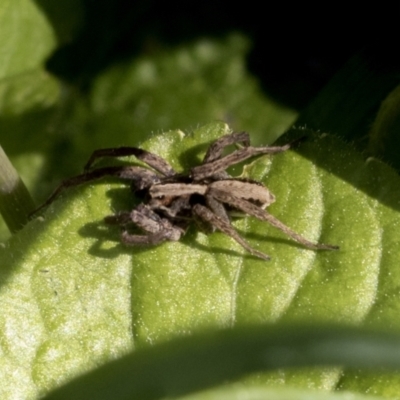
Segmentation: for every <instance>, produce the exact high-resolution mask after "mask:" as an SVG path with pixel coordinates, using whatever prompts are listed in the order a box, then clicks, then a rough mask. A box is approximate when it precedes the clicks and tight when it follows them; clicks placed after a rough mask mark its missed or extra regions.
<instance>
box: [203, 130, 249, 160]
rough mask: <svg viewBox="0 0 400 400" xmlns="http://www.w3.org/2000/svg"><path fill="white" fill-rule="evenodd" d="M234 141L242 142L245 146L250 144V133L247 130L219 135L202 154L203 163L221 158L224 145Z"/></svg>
mask: <svg viewBox="0 0 400 400" xmlns="http://www.w3.org/2000/svg"><path fill="white" fill-rule="evenodd" d="M235 143H242V144H243V146H245V147H248V146H250V135H249V134H248V133H247V132H235V133H230V134H228V135H224V136H221V137H220V138H219V139H218V140H216V141H215V142H214V143H213V144H212V145H211V146H210V147H209V148H208V150H207V153H206V155H205V156H204V160H203V164H205V163H209V162H212V161H215V160H217V159H219V158H221V155H222V152H223V150H224V149H225V147H227V146H229V145H231V144H235Z"/></svg>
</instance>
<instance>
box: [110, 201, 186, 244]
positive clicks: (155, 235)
mask: <svg viewBox="0 0 400 400" xmlns="http://www.w3.org/2000/svg"><path fill="white" fill-rule="evenodd" d="M127 214H128V215H129V218H130V221H129V222H132V223H134V224H135V225H136V226H138V227H139V228H141V229H142V230H143V231H145V232H146V233H147V235H132V234H130V233H129V232H128V231H127V230H124V231H123V232H122V234H121V241H122V243H124V244H126V245H128V246H136V245H138V246H139V245H156V244H159V243H162V242H165V241H167V240H170V241H178V240H179V239H180V238H181V236H182V234H184V233H185V230H184V229H183V228H181V227H180V226H177V225H173V224H172V223H171V222H170V221H169V220H168V219H166V218H162V217H160V216H159V215H158V214H156V213H155V212H154V211H153V210H151V209H150V208H149V207H147V206H146V205H144V204H140V205H139V206H138V207H136V209H134V210H133V211H132V212H131V213H122V214H120V215H117V216H115V217H116V219H117V222H119V221H118V218H119V217H120V218H121V219H120V221H121V222H122V224H126V223H127ZM112 217H113V216H111V217H108V220H110V218H112Z"/></svg>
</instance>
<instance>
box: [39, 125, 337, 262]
mask: <svg viewBox="0 0 400 400" xmlns="http://www.w3.org/2000/svg"><path fill="white" fill-rule="evenodd" d="M238 143H240V144H242V146H243V147H241V148H239V149H237V150H235V151H233V152H232V153H230V154H228V155H226V156H223V155H222V152H223V150H224V148H225V147H227V146H229V145H232V144H238ZM289 147H290V144H287V145H285V146H275V147H252V146H250V138H249V135H248V133H246V132H240V133H231V134H228V135H225V136H222V137H221V138H219V139H218V140H217V141H215V142H214V143H213V144H212V145H211V146H210V147H209V149H208V151H207V153H206V155H205V157H204V160H203V162H202V163H201V164H200V165H199V166H197V167H194V168H192V169H191V170H190V172H189V174H187V175H183V174H178V173H177V172H176V171H174V169H173V168H172V167H171V166H170V165H169V164H168V162H167V161H165V160H164V159H163V158H161V157H159V156H157V155H156V154H153V153H150V152H148V151H146V150H142V149H140V148H137V147H118V148H109V149H100V150H96V151H94V152H93V154H92V155H91V157H90V159H89V161H88V162H87V164H86V165H85V169H84V170H85V172H84V173H83V174H81V175H77V176H75V177H72V178H70V179H67V180H65V181H63V182H61V184H60V185H59V186H58V187H57V188H56V190H55V191H54V192H53V194H52V195H51V196H50V197H49V198H48V200H47V201H46V202H45V203H44V204H43V205H41V206H40V207H39V208H37V209H36V210H35V211H34V213H37V212H38V211H39V210H41V209H42V208H43V207H45V206H47V205H49V204H50V203H52V202H53V201H54V199H55V198H56V197H57V196H58V195H59V193H60V192H61V191H62V190H64V189H66V188H68V187H71V186H76V185H80V184H82V183H85V182H90V181H93V180H96V179H99V178H102V177H104V176H116V177H119V178H122V179H127V180H129V181H130V182H131V187H132V190H133V192H136V193H138V194H140V195H142V196H143V198H144V201H143V202H142V203H141V204H139V205H138V206H137V207H135V208H134V209H133V210H132V211H130V212H129V211H127V212H121V213H118V214H116V215H112V216H108V217H106V218H105V222H106V223H108V224H114V225H120V226H122V227H123V232H122V234H121V241H122V243H124V244H126V245H129V246H136V245H157V244H159V243H162V242H164V241H166V240H171V241H176V240H179V239H180V237H181V236H182V235H183V234H185V232H186V230H187V228H188V226H189V223H190V222H191V221H192V220H195V221H196V222H197V224H198V226H199V228H200V229H202V230H203V231H206V232H214V230H215V229H218V230H220V231H221V232H223V233H225V234H226V235H228V236H230V237H232V238H233V239H235V240H236V241H237V242H238V243H239V244H240V245H242V246H243V247H244V248H245V249H246V250H247V251H249V252H250V253H251V254H253V255H254V256H257V257H260V258H262V259H264V260H269V259H270V257H269V256H268V255H266V254H264V253H262V252H260V251H258V250H255V249H253V248H252V247H251V246H250V245H249V244H248V243H247V242H246V241H245V240H244V239H243V238H242V237H241V236H240V235H239V234H238V233H237V232H236V230H235V229H234V228H233V226H232V225H231V222H230V218H229V215H230V212H231V211H232V210H239V211H241V212H243V213H245V214H248V215H251V216H253V217H256V218H257V219H259V220H262V221H267V222H269V223H270V224H271V225H273V226H275V227H276V228H278V229H280V230H281V231H283V232H284V233H286V234H287V235H288V236H290V237H291V238H292V239H294V240H296V241H297V242H299V243H301V244H302V245H304V246H305V247H308V248H310V249H325V250H334V249H338V247H337V246H332V245H328V244H318V243H312V242H310V241H308V240H307V239H305V238H303V237H302V236H301V235H299V234H298V233H296V232H294V231H293V230H292V229H290V228H289V227H287V226H286V225H285V224H283V223H282V222H281V221H279V220H278V219H276V218H275V217H274V216H272V215H271V214H269V213H268V212H267V211H265V208H266V207H268V206H269V205H270V204H271V203H273V202H274V201H275V197H274V195H273V194H272V193H271V192H270V191H269V190H268V189H267V188H266V187H265V186H264V185H263V184H262V183H260V182H256V181H253V180H248V179H240V178H233V177H232V176H230V175H229V174H228V173H227V172H226V169H227V168H228V167H230V166H232V165H235V164H237V163H239V162H241V161H244V160H247V159H248V158H251V157H254V156H258V155H263V154H276V153H280V152H283V151H285V150H287V149H289ZM132 155H133V156H135V157H136V158H137V159H138V160H140V161H142V162H144V163H145V164H147V165H148V166H149V167H150V168H151V169H147V168H144V167H139V166H114V167H103V168H97V169H93V170H90V168H91V166H92V164H93V163H94V161H95V160H97V159H99V158H101V157H123V156H132ZM130 225H135V226H136V227H138V228H140V229H141V230H142V231H143V232H144V234H143V235H134V234H131V233H129V231H128V227H129V226H130Z"/></svg>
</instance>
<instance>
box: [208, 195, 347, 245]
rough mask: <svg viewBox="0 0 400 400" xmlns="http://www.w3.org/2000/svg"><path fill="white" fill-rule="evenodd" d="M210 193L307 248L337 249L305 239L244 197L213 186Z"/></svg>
mask: <svg viewBox="0 0 400 400" xmlns="http://www.w3.org/2000/svg"><path fill="white" fill-rule="evenodd" d="M210 195H212V196H213V197H215V198H216V199H217V200H219V201H220V202H222V203H226V204H229V205H231V206H233V207H235V208H237V209H239V210H241V211H243V212H245V213H246V214H250V215H252V216H253V217H255V218H257V219H259V220H261V221H266V222H268V223H270V224H271V225H272V226H274V227H275V228H278V229H280V230H281V231H282V232H284V233H285V234H286V235H288V236H289V237H291V238H292V239H294V240H295V241H296V242H298V243H301V244H302V245H304V246H305V247H308V248H310V249H314V250H337V249H339V247H338V246H332V245H330V244H323V243H313V242H310V241H309V240H307V239H305V238H304V237H303V236H301V235H299V234H298V233H296V232H295V231H293V230H292V229H291V228H289V227H288V226H286V225H285V224H284V223H283V222H281V221H279V220H278V219H277V218H275V217H274V216H273V215H271V214H270V213H268V212H267V211H265V210H263V209H262V208H261V207H258V206H256V205H255V204H253V203H251V202H250V201H247V200H245V199H241V198H238V197H234V196H232V195H230V194H228V193H226V192H224V191H222V190H218V189H213V188H210Z"/></svg>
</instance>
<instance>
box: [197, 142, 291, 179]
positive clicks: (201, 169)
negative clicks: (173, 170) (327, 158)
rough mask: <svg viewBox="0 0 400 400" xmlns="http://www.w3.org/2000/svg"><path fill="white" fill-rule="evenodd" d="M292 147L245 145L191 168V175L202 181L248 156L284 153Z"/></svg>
mask: <svg viewBox="0 0 400 400" xmlns="http://www.w3.org/2000/svg"><path fill="white" fill-rule="evenodd" d="M289 148H290V144H286V145H284V146H274V147H252V146H249V147H244V148H243V149H239V150H236V151H234V152H233V153H231V154H228V155H227V156H225V157H222V158H219V159H217V160H215V161H211V162H208V163H206V164H202V165H199V166H197V167H193V168H192V169H191V176H192V178H193V180H195V181H200V180H202V179H205V178H208V177H211V176H213V175H215V174H217V173H219V172H221V171H225V170H226V169H227V168H229V167H230V166H232V165H235V164H238V163H240V162H242V161H244V160H247V159H248V158H251V157H255V156H259V155H264V154H276V153H282V152H283V151H286V150H288V149H289Z"/></svg>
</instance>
